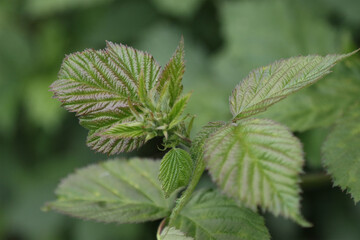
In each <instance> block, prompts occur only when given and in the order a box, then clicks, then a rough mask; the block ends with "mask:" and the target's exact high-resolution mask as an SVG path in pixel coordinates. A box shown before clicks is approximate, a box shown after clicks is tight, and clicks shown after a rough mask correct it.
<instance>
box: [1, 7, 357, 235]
mask: <svg viewBox="0 0 360 240" xmlns="http://www.w3.org/2000/svg"><path fill="white" fill-rule="evenodd" d="M181 35H183V36H184V38H185V49H186V64H187V68H186V73H185V77H184V88H185V92H187V91H190V90H193V91H194V92H193V95H192V98H191V101H190V106H189V111H190V112H191V113H193V114H196V115H197V118H196V123H195V129H194V132H196V131H197V130H198V129H199V128H200V127H201V126H202V125H203V124H205V123H207V122H208V121H214V120H225V119H228V118H229V117H230V111H229V108H228V96H229V95H230V92H231V90H232V88H233V87H234V86H235V85H236V84H237V83H239V81H240V80H241V79H242V78H243V77H244V76H246V75H247V73H248V72H249V71H250V70H251V69H253V68H255V67H259V66H262V65H265V64H269V63H271V62H272V61H274V60H276V59H279V58H286V57H290V56H295V55H300V54H301V55H306V54H315V53H318V54H327V53H344V52H348V51H351V50H354V49H356V48H359V47H360V1H359V0H342V1H338V0H251V1H245V0H243V1H240V0H239V1H226V0H1V1H0V163H1V164H0V239H4V240H63V239H66V240H71V239H80V240H83V239H86V240H100V239H107V240H113V239H114V240H115V239H124V240H132V239H142V240H147V239H150V240H151V239H155V231H156V228H157V225H158V222H152V223H146V224H138V225H131V224H129V225H115V224H102V223H93V222H86V221H81V220H76V219H72V218H70V217H66V216H62V215H59V214H56V213H52V212H46V213H45V212H42V211H41V210H40V209H41V207H42V205H43V203H44V202H46V201H49V200H53V199H54V198H55V196H54V194H53V190H54V189H55V187H56V185H57V184H58V182H59V180H60V179H61V178H63V177H65V176H66V175H67V174H68V173H70V172H72V171H73V169H75V168H80V167H83V166H85V165H88V164H91V163H95V162H97V161H101V160H105V159H106V158H107V156H106V155H101V154H97V153H95V152H93V151H91V150H90V149H88V148H87V147H86V145H85V139H86V134H87V131H86V130H85V129H83V128H82V127H81V126H80V125H79V124H78V120H77V119H76V117H75V116H74V114H71V113H67V112H66V111H65V110H64V109H62V108H61V107H60V104H59V103H58V102H57V101H56V100H55V99H52V94H51V93H50V92H49V85H50V84H51V83H52V82H53V81H54V80H56V77H57V72H58V70H59V68H60V65H61V62H62V59H63V58H64V56H65V54H69V53H71V52H74V51H82V50H83V49H85V48H95V49H100V48H104V47H105V40H109V41H113V42H120V43H125V44H127V45H131V46H133V47H135V48H137V49H141V50H146V51H148V52H150V53H151V54H153V55H154V57H155V59H156V60H157V61H158V62H159V63H160V64H162V65H164V64H165V63H166V62H167V60H168V59H169V58H170V57H171V55H172V53H173V51H174V50H175V48H176V46H177V43H178V41H179V40H180V36H181ZM357 55H358V56H359V54H357ZM358 56H357V57H352V59H351V61H348V62H347V63H345V64H343V65H342V66H339V67H337V68H336V69H335V73H334V74H332V75H330V77H328V78H326V79H325V80H322V82H320V83H319V84H317V85H314V86H313V87H310V88H309V89H305V90H303V91H301V92H300V93H299V94H295V95H294V96H293V97H291V98H288V99H287V100H286V101H284V102H283V103H281V104H279V105H276V106H277V107H273V108H271V109H270V110H271V111H270V112H269V113H267V114H265V115H266V116H267V117H270V118H273V119H275V120H277V121H280V122H283V123H285V124H287V125H288V126H289V127H290V128H291V129H293V130H294V131H295V134H296V135H297V136H299V137H300V139H301V140H302V142H303V144H304V150H305V155H306V160H307V162H306V165H305V172H306V174H312V175H309V176H310V178H311V176H314V177H315V181H314V180H311V179H310V178H309V177H308V178H307V179H308V180H309V179H310V180H309V181H307V182H305V183H304V184H303V187H304V192H303V194H302V196H303V201H302V203H303V213H304V215H305V217H306V218H308V219H309V220H310V221H311V222H313V223H314V227H313V228H309V229H303V228H300V227H298V226H297V225H296V224H294V223H292V222H291V221H288V220H284V219H282V218H275V217H273V216H271V215H268V214H266V224H267V226H268V227H269V229H270V232H271V234H272V236H273V239H275V240H277V239H287V240H288V239H292V240H297V239H310V240H311V239H329V240H339V239H341V240H352V239H354V240H358V239H360V206H359V204H358V205H355V204H354V202H353V201H352V199H351V198H350V196H349V195H346V194H345V193H343V192H341V190H340V189H339V188H332V187H331V182H330V181H329V180H328V179H327V178H326V177H325V178H324V177H323V175H322V172H323V171H324V170H323V169H322V167H321V154H320V148H321V143H322V142H323V140H324V139H325V138H326V135H327V132H328V131H329V128H331V125H332V124H333V123H334V122H335V121H336V119H337V118H338V116H340V115H341V114H342V111H344V108H345V107H346V106H347V105H348V104H349V103H351V102H353V101H354V99H356V98H357V99H359V96H360V67H359V66H360V65H359V64H357V63H358V59H359V57H358ZM153 149H156V141H155V142H152V143H150V146H147V147H144V148H142V149H141V150H140V151H139V152H137V153H131V155H141V156H144V155H152V156H157V155H159V153H158V152H156V151H154V150H153ZM128 155H129V154H128ZM307 176H308V175H307ZM318 176H320V177H318ZM359 177H360V176H359ZM202 184H204V185H208V184H209V183H208V182H207V180H206V178H205V179H204V181H203V183H202Z"/></svg>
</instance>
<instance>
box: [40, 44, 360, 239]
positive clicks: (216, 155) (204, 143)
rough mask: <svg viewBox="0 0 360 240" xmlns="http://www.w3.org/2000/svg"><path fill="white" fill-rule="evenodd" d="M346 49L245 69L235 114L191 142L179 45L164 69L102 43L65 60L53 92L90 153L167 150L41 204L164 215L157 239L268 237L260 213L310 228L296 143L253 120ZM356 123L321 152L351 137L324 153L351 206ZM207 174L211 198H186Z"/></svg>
mask: <svg viewBox="0 0 360 240" xmlns="http://www.w3.org/2000/svg"><path fill="white" fill-rule="evenodd" d="M354 53H355V52H352V53H349V54H341V55H338V54H333V55H327V56H324V57H322V56H318V55H309V56H299V57H293V58H289V59H283V60H280V61H276V62H274V63H272V64H270V65H268V66H265V67H260V68H258V69H256V70H254V71H252V72H250V74H249V75H248V76H247V77H246V78H244V79H243V80H242V81H241V82H240V83H239V84H238V85H237V86H236V87H235V89H234V90H233V92H232V94H231V96H230V99H229V105H230V111H231V113H232V115H233V118H232V119H231V120H229V121H226V122H212V123H209V124H207V125H206V126H204V127H203V128H202V130H201V131H200V132H199V133H198V134H197V136H196V137H195V138H194V140H193V141H191V140H190V132H191V127H192V124H193V120H194V117H192V118H190V119H189V121H188V122H186V120H187V118H188V117H189V115H185V116H184V110H185V107H186V105H187V102H188V101H189V98H190V94H186V95H182V89H183V86H182V78H183V74H184V71H185V63H184V43H183V40H181V41H180V43H179V46H178V48H177V49H176V51H175V53H174V55H173V57H172V58H171V59H170V61H169V62H168V63H167V64H166V66H165V67H164V68H161V67H160V66H159V64H158V63H157V62H156V61H155V60H154V58H153V57H152V56H151V55H150V54H148V53H145V52H142V51H139V50H135V49H133V48H130V47H127V46H125V45H121V44H114V43H110V42H108V43H107V48H106V49H105V50H99V51H96V50H86V51H84V52H81V53H75V54H71V55H69V56H67V57H66V58H65V60H64V62H63V64H62V67H61V70H60V73H59V79H58V80H57V81H55V82H54V83H53V84H52V86H51V87H52V90H53V92H54V96H55V97H56V98H58V99H59V100H60V101H61V102H62V104H63V106H64V107H65V108H66V109H67V110H69V111H71V112H75V113H76V115H77V116H78V117H79V119H80V124H81V125H82V126H84V127H85V128H87V129H88V130H89V135H88V140H87V144H88V146H89V147H91V148H92V149H94V150H96V151H99V152H103V153H108V154H115V153H120V152H124V151H132V150H134V149H136V148H139V147H140V146H142V145H143V144H144V143H145V142H147V141H149V140H150V139H152V138H154V137H156V136H160V137H163V139H164V141H163V147H164V150H166V149H168V148H169V149H170V150H169V151H168V152H167V153H166V154H165V155H164V157H163V158H162V160H161V162H160V161H156V160H151V159H139V158H132V159H129V160H124V159H115V160H109V161H106V162H104V163H100V164H97V165H92V166H90V167H87V168H84V169H80V170H78V171H77V172H76V173H74V174H72V175H70V176H68V177H67V178H66V179H65V180H63V181H62V183H61V184H60V185H59V187H58V189H57V190H56V194H57V196H58V200H56V201H54V202H51V203H48V204H47V205H46V208H47V209H53V210H56V211H59V212H62V213H65V214H69V215H72V216H75V217H79V218H83V219H91V220H96V221H103V222H117V223H128V222H143V221H151V220H156V219H161V218H165V220H164V221H165V222H164V223H165V224H161V226H160V228H159V232H158V236H157V237H158V239H164V240H165V239H169V240H171V239H174V240H175V239H199V240H201V239H224V240H225V239H250V240H251V239H254V240H255V239H270V235H269V233H268V230H267V228H266V227H265V224H264V220H263V218H262V217H261V216H260V215H259V214H258V213H257V211H258V209H259V208H260V209H261V210H263V211H270V212H272V213H273V214H274V215H276V216H278V215H282V216H284V217H287V218H290V219H292V220H294V221H296V222H297V223H298V224H300V225H301V226H304V227H309V226H311V223H309V222H308V221H306V220H305V219H304V218H303V216H302V214H301V211H300V192H301V189H300V186H299V183H300V174H301V173H302V166H303V164H304V156H303V152H302V146H301V144H300V141H299V140H298V139H297V138H296V137H295V136H294V135H293V134H292V132H291V131H290V130H289V129H288V128H287V127H285V126H284V125H282V124H280V123H277V122H274V121H272V120H268V119H263V118H256V117H254V116H255V115H257V114H258V113H261V112H264V111H265V110H266V109H267V108H269V107H270V106H272V105H274V104H276V103H277V102H279V101H281V100H283V99H284V98H286V97H287V96H289V95H290V94H292V93H295V92H297V91H299V90H301V89H302V88H305V87H307V86H309V85H312V84H314V83H315V82H316V81H317V80H319V79H320V78H322V77H324V76H326V75H327V74H329V73H330V71H331V69H332V67H333V66H335V64H336V63H338V62H339V61H341V60H343V59H345V58H347V57H349V56H351V55H352V54H354ZM350 112H356V111H352V110H351V111H350ZM358 117H359V116H358V114H357V113H353V114H351V115H350V116H348V117H344V120H343V121H344V122H346V124H345V123H344V124H341V126H340V127H337V128H336V129H335V130H334V132H333V133H332V135H330V137H329V140H328V142H327V143H326V144H325V147H324V149H325V151H326V149H328V148H332V149H336V148H335V147H334V145H335V146H336V144H337V142H336V141H333V140H334V139H337V138H347V136H348V138H349V139H351V140H353V141H354V144H353V145H344V146H343V145H341V146H337V147H338V148H339V147H341V150H342V152H339V151H338V150H336V151H335V152H334V153H326V154H325V156H326V159H328V160H327V162H326V165H327V166H328V168H329V172H330V173H331V174H333V175H334V176H335V183H336V184H338V185H340V186H342V187H344V188H348V189H349V191H350V192H351V193H353V194H354V198H355V200H356V201H357V200H359V195H358V194H359V192H358V187H357V186H358V184H357V179H356V177H355V176H356V171H358V168H356V169H353V170H351V171H350V169H349V167H351V166H353V162H352V161H353V160H352V159H356V157H357V152H358V151H357V150H356V149H355V148H356V143H357V142H358V137H359V131H357V128H356V123H357V122H358V120H359V119H358ZM347 132H351V134H350V135H346V136H344V135H345V134H347ZM347 152H351V153H353V154H354V156H347V155H346V157H347V158H348V159H349V160H348V161H349V162H348V163H347V164H344V166H343V168H337V167H336V166H337V165H336V164H334V163H335V162H338V159H339V158H341V157H343V156H344V154H346V153H347ZM205 168H206V169H207V170H208V172H209V174H210V175H211V178H212V179H213V181H214V182H215V183H216V184H217V186H218V188H219V190H220V191H219V190H204V189H202V190H197V191H194V190H195V187H196V185H197V183H198V181H199V179H200V177H201V175H202V173H203V171H204V169H205ZM346 173H348V178H346V179H344V178H343V176H344V175H346ZM183 187H186V190H185V191H184V192H183V193H182V195H181V197H178V194H179V190H180V189H181V188H183ZM165 225H167V226H166V227H165ZM164 227H165V228H164Z"/></svg>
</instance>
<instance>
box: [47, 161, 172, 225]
mask: <svg viewBox="0 0 360 240" xmlns="http://www.w3.org/2000/svg"><path fill="white" fill-rule="evenodd" d="M158 169H159V162H158V161H153V160H149V159H138V158H133V159H130V160H128V161H126V160H124V159H116V160H110V161H106V162H103V163H100V164H96V165H91V166H89V167H86V168H83V169H80V170H78V171H77V172H75V173H74V174H72V175H70V176H68V177H67V178H66V179H64V180H63V181H62V182H61V183H60V185H59V186H58V188H57V189H56V195H57V196H58V199H57V200H56V201H54V202H50V203H47V204H46V208H47V209H51V210H55V211H58V212H61V213H64V214H68V215H71V216H74V217H78V218H82V219H89V220H96V221H101V222H116V223H131V222H144V221H149V220H155V219H160V218H163V217H166V216H168V215H169V213H170V210H171V205H172V203H173V201H174V197H175V196H172V197H170V198H169V199H165V198H164V197H163V193H162V190H161V187H160V183H159V181H158V179H157V172H158Z"/></svg>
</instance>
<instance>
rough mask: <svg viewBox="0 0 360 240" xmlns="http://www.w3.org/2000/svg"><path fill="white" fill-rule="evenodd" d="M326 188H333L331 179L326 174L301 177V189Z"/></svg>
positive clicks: (320, 173) (310, 174) (309, 174)
mask: <svg viewBox="0 0 360 240" xmlns="http://www.w3.org/2000/svg"><path fill="white" fill-rule="evenodd" d="M324 186H331V178H330V176H329V175H327V174H326V173H324V172H319V173H308V174H305V175H303V176H301V188H303V189H308V190H309V189H315V188H319V187H324Z"/></svg>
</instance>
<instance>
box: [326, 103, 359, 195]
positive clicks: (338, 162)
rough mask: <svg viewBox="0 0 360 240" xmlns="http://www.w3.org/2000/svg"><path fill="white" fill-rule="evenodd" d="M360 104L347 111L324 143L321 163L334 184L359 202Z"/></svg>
mask: <svg viewBox="0 0 360 240" xmlns="http://www.w3.org/2000/svg"><path fill="white" fill-rule="evenodd" d="M359 110H360V104H355V105H354V106H352V107H351V108H349V109H347V111H346V113H345V115H344V116H343V117H342V118H341V119H340V120H339V121H338V123H337V125H336V126H335V128H334V129H333V130H332V131H331V133H330V134H329V136H328V138H327V140H326V141H325V143H324V145H323V148H322V151H323V161H324V165H325V166H326V169H327V171H328V173H329V174H330V175H331V176H332V178H333V181H334V184H335V185H336V186H340V187H341V189H343V190H347V191H348V192H349V193H350V194H351V196H352V197H353V198H354V201H355V202H358V201H360V178H359V176H360V147H359V146H360V111H359Z"/></svg>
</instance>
